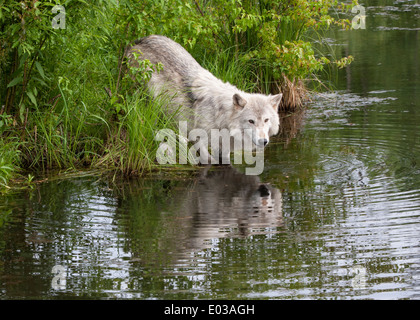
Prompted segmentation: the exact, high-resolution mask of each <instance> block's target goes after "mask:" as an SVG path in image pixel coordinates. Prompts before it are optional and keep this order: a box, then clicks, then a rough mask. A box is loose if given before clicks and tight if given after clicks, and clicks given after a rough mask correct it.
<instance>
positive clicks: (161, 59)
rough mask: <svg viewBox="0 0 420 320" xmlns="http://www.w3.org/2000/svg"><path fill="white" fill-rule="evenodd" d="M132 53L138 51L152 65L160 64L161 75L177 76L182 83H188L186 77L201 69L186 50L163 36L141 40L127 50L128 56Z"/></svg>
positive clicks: (153, 36) (152, 36)
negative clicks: (180, 78)
mask: <svg viewBox="0 0 420 320" xmlns="http://www.w3.org/2000/svg"><path fill="white" fill-rule="evenodd" d="M133 51H140V52H141V57H142V58H144V59H148V60H149V61H150V62H152V63H153V64H157V63H162V65H163V70H162V73H163V74H166V75H168V76H171V75H174V74H178V75H180V76H181V77H182V78H183V79H182V80H183V81H184V82H188V77H191V76H192V75H193V74H194V73H196V72H198V71H199V70H200V69H202V67H201V66H200V65H199V64H198V62H197V61H196V60H195V59H194V58H193V57H192V56H191V55H190V54H189V53H188V52H187V50H185V49H184V48H183V47H182V46H181V45H180V44H178V43H176V42H175V41H173V40H171V39H169V38H167V37H164V36H159V35H151V36H148V37H144V38H141V39H139V40H137V41H135V42H134V45H133V46H132V47H131V48H130V49H129V55H130V54H131V53H132V52H133ZM172 80H174V79H172Z"/></svg>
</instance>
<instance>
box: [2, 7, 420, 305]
mask: <svg viewBox="0 0 420 320" xmlns="http://www.w3.org/2000/svg"><path fill="white" fill-rule="evenodd" d="M366 14H367V18H366V29H365V30H360V29H359V30H353V31H336V32H333V33H331V34H330V35H329V36H328V37H329V38H328V43H330V45H331V48H332V50H333V51H334V52H335V53H338V54H339V55H348V54H351V55H353V56H354V57H355V61H354V63H353V64H352V65H351V66H350V67H348V68H346V69H345V70H342V71H340V73H339V74H338V77H337V79H338V84H337V89H338V90H337V91H335V92H327V93H324V94H321V95H319V96H317V97H315V98H314V101H313V103H312V105H311V107H310V108H309V109H308V110H307V112H306V113H305V114H295V115H293V116H287V117H286V116H285V117H284V118H283V128H284V129H283V132H282V134H281V135H279V136H278V137H276V138H275V139H274V141H272V142H271V143H270V145H269V147H268V148H267V150H266V154H265V166H264V167H265V170H264V173H263V174H261V175H260V176H246V175H244V174H243V173H242V172H243V170H242V169H243V168H230V167H218V168H217V167H215V168H213V169H212V170H210V171H209V172H208V173H207V174H204V172H202V171H200V170H198V171H195V172H190V171H188V172H184V171H180V172H179V173H178V174H171V175H170V176H168V175H159V176H151V177H147V178H141V179H131V180H124V181H116V182H114V183H113V182H111V181H109V180H107V179H104V178H100V177H98V176H97V175H94V174H92V175H88V174H85V175H83V176H80V177H73V178H61V179H60V178H59V177H57V176H53V177H51V178H50V179H49V180H48V181H47V182H43V183H39V184H36V185H35V187H34V188H33V189H32V190H26V191H22V192H20V193H9V194H6V195H4V196H2V197H1V199H0V298H1V299H55V298H73V297H74V298H98V299H99V298H127V299H132V298H134V299H196V298H199V299H203V298H212V299H213V298H217V299H417V298H419V296H420V160H419V159H420V130H419V126H420V112H419V110H420V94H419V92H420V76H419V74H420V68H419V58H420V36H419V32H420V22H419V21H420V19H419V17H420V5H419V4H418V3H417V1H373V2H371V1H370V2H369V5H367V6H366ZM57 265H59V266H62V268H63V269H62V270H64V273H61V274H62V275H64V276H65V282H63V281H61V282H58V281H57V279H58V278H55V277H57V275H56V274H55V273H52V270H53V268H54V266H57ZM59 276H60V275H58V277H59ZM63 279H64V278H63ZM63 279H62V280H63Z"/></svg>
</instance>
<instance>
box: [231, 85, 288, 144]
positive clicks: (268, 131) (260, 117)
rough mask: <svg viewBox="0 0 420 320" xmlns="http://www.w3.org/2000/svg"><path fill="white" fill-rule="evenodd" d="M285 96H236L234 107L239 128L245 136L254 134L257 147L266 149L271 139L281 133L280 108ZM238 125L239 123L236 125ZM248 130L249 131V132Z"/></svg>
mask: <svg viewBox="0 0 420 320" xmlns="http://www.w3.org/2000/svg"><path fill="white" fill-rule="evenodd" d="M282 97H283V95H282V94H281V93H280V94H277V95H274V96H273V95H270V96H266V95H262V94H238V93H236V94H234V95H233V107H234V113H235V118H236V120H237V121H239V128H236V129H240V130H241V131H242V132H244V133H245V134H247V133H248V134H251V133H252V137H250V138H252V142H253V144H254V145H255V146H258V147H265V146H266V145H267V144H268V142H269V141H270V137H271V136H273V135H276V134H277V133H278V132H279V125H280V120H279V114H278V108H279V104H280V101H281V98H282ZM236 125H238V123H236ZM247 129H248V130H247Z"/></svg>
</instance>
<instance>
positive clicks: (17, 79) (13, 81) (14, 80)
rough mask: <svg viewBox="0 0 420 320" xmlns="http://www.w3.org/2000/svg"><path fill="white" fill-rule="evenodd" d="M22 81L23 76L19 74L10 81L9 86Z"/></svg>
mask: <svg viewBox="0 0 420 320" xmlns="http://www.w3.org/2000/svg"><path fill="white" fill-rule="evenodd" d="M21 82H22V77H21V76H18V77H16V78H14V79H13V80H12V81H10V82H9V84H8V85H7V87H8V88H10V87H13V86H15V85H17V84H18V83H21Z"/></svg>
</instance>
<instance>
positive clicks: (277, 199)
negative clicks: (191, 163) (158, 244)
mask: <svg viewBox="0 0 420 320" xmlns="http://www.w3.org/2000/svg"><path fill="white" fill-rule="evenodd" d="M178 198H179V199H182V200H179V201H180V203H179V206H178V208H179V213H180V215H182V216H183V217H185V218H186V217H190V219H180V220H182V222H180V224H182V226H181V225H180V226H179V227H180V228H181V229H183V231H184V232H183V234H184V237H185V238H184V239H183V241H182V242H183V243H184V245H186V247H187V248H185V249H190V250H191V251H196V250H202V249H206V248H209V247H211V242H212V240H214V239H221V238H232V237H249V236H252V235H257V234H268V233H273V232H276V231H277V228H278V227H281V226H282V225H283V217H282V195H281V192H280V190H278V189H277V188H275V187H273V186H272V185H270V184H267V183H262V182H261V181H260V178H259V177H258V176H250V175H245V174H243V173H241V172H239V171H237V170H235V169H234V168H233V167H231V166H227V167H219V168H217V169H215V170H214V171H210V172H208V173H207V174H206V175H205V176H202V177H200V178H198V179H197V180H196V181H195V182H194V183H193V184H192V185H191V186H190V187H189V188H188V190H187V191H185V190H183V195H182V196H180V197H178Z"/></svg>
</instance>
